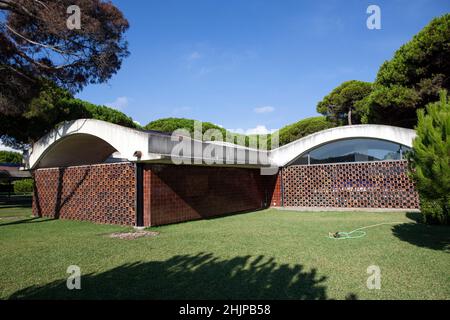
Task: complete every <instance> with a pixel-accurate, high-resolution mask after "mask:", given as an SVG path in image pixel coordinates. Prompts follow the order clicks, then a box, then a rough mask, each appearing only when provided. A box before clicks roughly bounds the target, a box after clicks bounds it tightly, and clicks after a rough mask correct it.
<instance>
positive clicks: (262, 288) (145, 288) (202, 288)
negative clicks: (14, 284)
mask: <svg viewBox="0 0 450 320" xmlns="http://www.w3.org/2000/svg"><path fill="white" fill-rule="evenodd" d="M80 267H81V268H82V266H80ZM82 271H83V270H81V272H82ZM326 279H327V277H325V276H319V275H318V274H317V271H316V270H315V269H311V270H310V271H306V270H304V268H303V266H302V265H294V266H292V265H288V264H277V263H276V262H275V261H274V259H273V258H265V257H264V256H257V257H251V256H242V257H235V258H232V259H229V260H222V259H220V258H219V257H215V256H214V255H212V254H211V253H199V254H197V255H178V256H174V257H172V258H170V259H168V260H166V261H151V262H135V263H130V264H124V265H121V266H119V267H116V268H114V269H111V270H108V271H105V272H103V273H99V274H86V275H83V274H82V276H81V290H68V289H67V287H66V280H65V279H62V280H58V281H55V282H52V283H49V284H46V285H43V286H31V287H29V288H26V289H23V290H20V291H17V292H16V293H14V294H12V295H11V296H10V297H9V298H10V299H314V300H317V299H327V294H326V287H325V285H324V282H325V281H326ZM353 296H354V295H353ZM355 297H356V296H355Z"/></svg>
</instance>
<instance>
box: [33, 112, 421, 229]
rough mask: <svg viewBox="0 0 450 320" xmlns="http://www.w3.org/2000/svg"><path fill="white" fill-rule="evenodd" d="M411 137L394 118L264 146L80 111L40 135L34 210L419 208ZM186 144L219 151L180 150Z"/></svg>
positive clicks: (129, 214)
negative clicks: (138, 126) (80, 115)
mask: <svg viewBox="0 0 450 320" xmlns="http://www.w3.org/2000/svg"><path fill="white" fill-rule="evenodd" d="M414 137H415V132H414V130H409V129H404V128H398V127H392V126H382V125H354V126H344V127H337V128H332V129H328V130H324V131H321V132H318V133H315V134H312V135H309V136H307V137H304V138H302V139H299V140H297V141H294V142H292V143H289V144H287V145H284V146H282V147H280V148H277V149H274V150H271V151H269V152H267V153H264V154H261V152H259V151H258V150H255V149H251V148H244V147H240V146H237V145H230V144H219V143H217V142H202V141H199V140H193V139H190V138H187V137H182V136H179V137H176V139H174V137H173V136H171V135H169V134H164V133H159V132H152V131H141V130H135V129H130V128H125V127H121V126H118V125H114V124H110V123H107V122H103V121H98V120H87V119H81V120H76V121H72V122H66V123H64V124H63V125H61V126H59V127H58V128H57V129H55V130H53V131H52V132H50V133H49V134H48V135H46V136H44V137H43V138H41V139H40V140H39V141H38V142H37V143H35V144H34V145H33V146H32V148H31V149H30V151H29V154H28V156H27V159H26V165H27V166H28V169H30V170H31V171H32V173H33V175H34V178H35V192H34V199H33V213H34V215H36V216H43V217H56V218H58V217H60V218H66V219H77V220H89V221H94V222H99V223H113V224H123V225H137V226H150V225H152V226H153V225H161V224H168V223H175V222H182V221H187V220H194V219H201V218H207V217H212V216H217V215H223V214H228V213H234V212H244V211H253V210H257V209H262V208H267V207H269V206H274V207H297V208H306V209H307V208H315V209H317V208H318V209H330V208H354V209H358V208H373V209H375V208H376V209H380V208H382V209H389V210H390V209H417V208H418V207H419V203H418V195H417V192H416V191H415V189H414V184H413V182H412V181H411V180H410V179H409V177H408V175H407V172H406V171H407V162H406V160H405V159H404V158H405V157H404V155H405V153H406V152H408V150H410V148H411V146H412V141H413V139H414ZM180 146H184V147H188V148H186V150H191V151H192V150H195V149H197V150H203V151H205V150H208V148H209V149H211V148H212V149H214V152H212V153H210V154H211V156H210V157H209V158H208V157H206V158H203V159H199V158H198V157H197V156H196V154H195V152H194V151H192V152H190V153H189V152H188V153H187V154H186V153H184V154H180V155H179V154H178V153H175V156H174V152H173V151H174V148H176V147H180ZM218 147H220V148H223V149H221V150H223V152H217V150H219V149H217V148H218ZM261 155H262V157H261ZM255 158H256V159H258V160H257V161H256V162H255V161H254V159H255ZM252 159H253V160H252ZM219 160H223V161H219ZM230 160H231V161H230ZM180 161H183V162H184V164H174V162H175V163H179V162H180ZM212 162H213V164H211V163H212ZM217 162H220V164H217Z"/></svg>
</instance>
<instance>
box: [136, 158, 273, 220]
mask: <svg viewBox="0 0 450 320" xmlns="http://www.w3.org/2000/svg"><path fill="white" fill-rule="evenodd" d="M275 178H276V176H270V177H269V178H267V176H261V175H260V170H259V169H243V168H220V167H201V166H176V165H146V166H145V167H144V181H145V182H144V222H145V223H146V224H147V225H149V224H151V225H162V224H168V223H175V222H182V221H188V220H196V219H202V218H209V217H214V216H219V215H224V214H228V213H234V212H242V211H248V210H257V209H261V208H265V207H266V206H268V204H269V203H270V201H271V196H272V193H273V185H274V183H275Z"/></svg>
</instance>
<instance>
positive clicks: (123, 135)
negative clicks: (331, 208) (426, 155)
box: [25, 119, 415, 169]
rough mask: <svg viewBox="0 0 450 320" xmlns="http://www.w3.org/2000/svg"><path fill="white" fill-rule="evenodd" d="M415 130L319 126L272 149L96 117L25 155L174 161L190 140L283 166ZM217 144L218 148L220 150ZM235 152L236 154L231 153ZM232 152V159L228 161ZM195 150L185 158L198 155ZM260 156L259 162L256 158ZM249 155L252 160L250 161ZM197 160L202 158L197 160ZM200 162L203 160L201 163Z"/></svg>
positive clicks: (60, 130)
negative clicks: (317, 152) (321, 151)
mask: <svg viewBox="0 0 450 320" xmlns="http://www.w3.org/2000/svg"><path fill="white" fill-rule="evenodd" d="M414 137H415V131H414V130H410V129H404V128H398V127H391V126H384V125H354V126H344V127H337V128H332V129H328V130H324V131H320V132H317V133H314V134H311V135H309V136H306V137H304V138H302V139H299V140H296V141H294V142H291V143H289V144H287V145H284V146H282V147H280V148H277V149H274V150H272V151H270V152H269V153H265V152H261V151H258V150H255V149H251V148H246V147H242V146H237V145H230V144H220V143H217V142H202V141H199V140H194V139H190V138H188V137H181V136H176V137H175V139H173V138H172V137H171V135H168V134H164V133H158V132H152V131H144V130H137V129H132V128H126V127H123V126H119V125H115V124H111V123H108V122H104V121H100V120H94V119H80V120H74V121H68V122H64V123H62V124H61V125H59V126H58V127H57V128H56V129H54V130H52V131H51V132H50V133H48V134H47V135H45V136H44V137H42V138H41V139H40V140H39V141H37V142H36V143H34V144H33V146H32V148H31V149H30V150H29V153H28V155H27V156H26V157H25V161H26V163H25V166H26V168H27V169H37V168H51V167H65V166H73V165H87V164H95V163H103V162H105V161H107V160H108V159H114V157H112V158H110V157H111V155H113V154H116V155H117V154H120V157H121V158H122V159H123V160H125V161H132V162H138V161H140V162H162V163H170V162H171V160H173V159H174V158H176V157H173V154H172V153H173V150H174V147H175V146H178V147H179V146H180V143H181V144H185V145H186V146H191V147H192V150H194V149H195V148H197V149H199V150H200V154H201V155H202V154H204V153H202V152H203V151H205V150H210V149H211V148H219V149H220V148H223V154H222V152H220V153H217V154H216V153H215V151H214V152H213V153H212V156H211V157H210V158H203V160H205V159H206V160H214V159H216V160H217V159H219V160H221V161H222V162H221V163H223V164H226V165H239V166H252V167H267V166H270V167H275V168H278V167H282V166H285V165H286V164H288V163H290V162H291V161H292V160H294V159H295V158H297V157H298V156H299V155H301V154H302V153H304V152H305V151H308V150H311V149H313V148H315V147H317V146H320V145H322V144H325V143H329V142H332V141H336V140H342V139H349V138H373V139H381V140H387V141H392V142H396V143H399V144H402V145H405V146H408V147H411V146H412V141H413V139H414ZM219 149H215V150H219ZM230 154H231V156H230ZM227 155H228V156H230V157H231V159H232V160H233V161H232V163H229V162H227V159H229V158H226V157H227ZM196 157H197V156H196V154H195V153H194V151H192V152H191V153H189V154H188V155H187V156H183V157H179V158H186V159H189V160H191V159H194V158H196ZM255 158H256V159H257V161H256V163H255V162H254V159H255ZM250 159H253V161H252V160H250ZM194 164H198V163H194ZM200 164H202V163H201V162H200Z"/></svg>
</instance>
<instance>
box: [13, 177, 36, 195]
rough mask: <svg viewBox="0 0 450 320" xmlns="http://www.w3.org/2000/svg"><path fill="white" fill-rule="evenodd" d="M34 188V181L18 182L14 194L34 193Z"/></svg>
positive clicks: (15, 183)
mask: <svg viewBox="0 0 450 320" xmlns="http://www.w3.org/2000/svg"><path fill="white" fill-rule="evenodd" d="M33 188H34V183H33V179H24V180H17V181H16V182H14V193H32V192H33Z"/></svg>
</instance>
